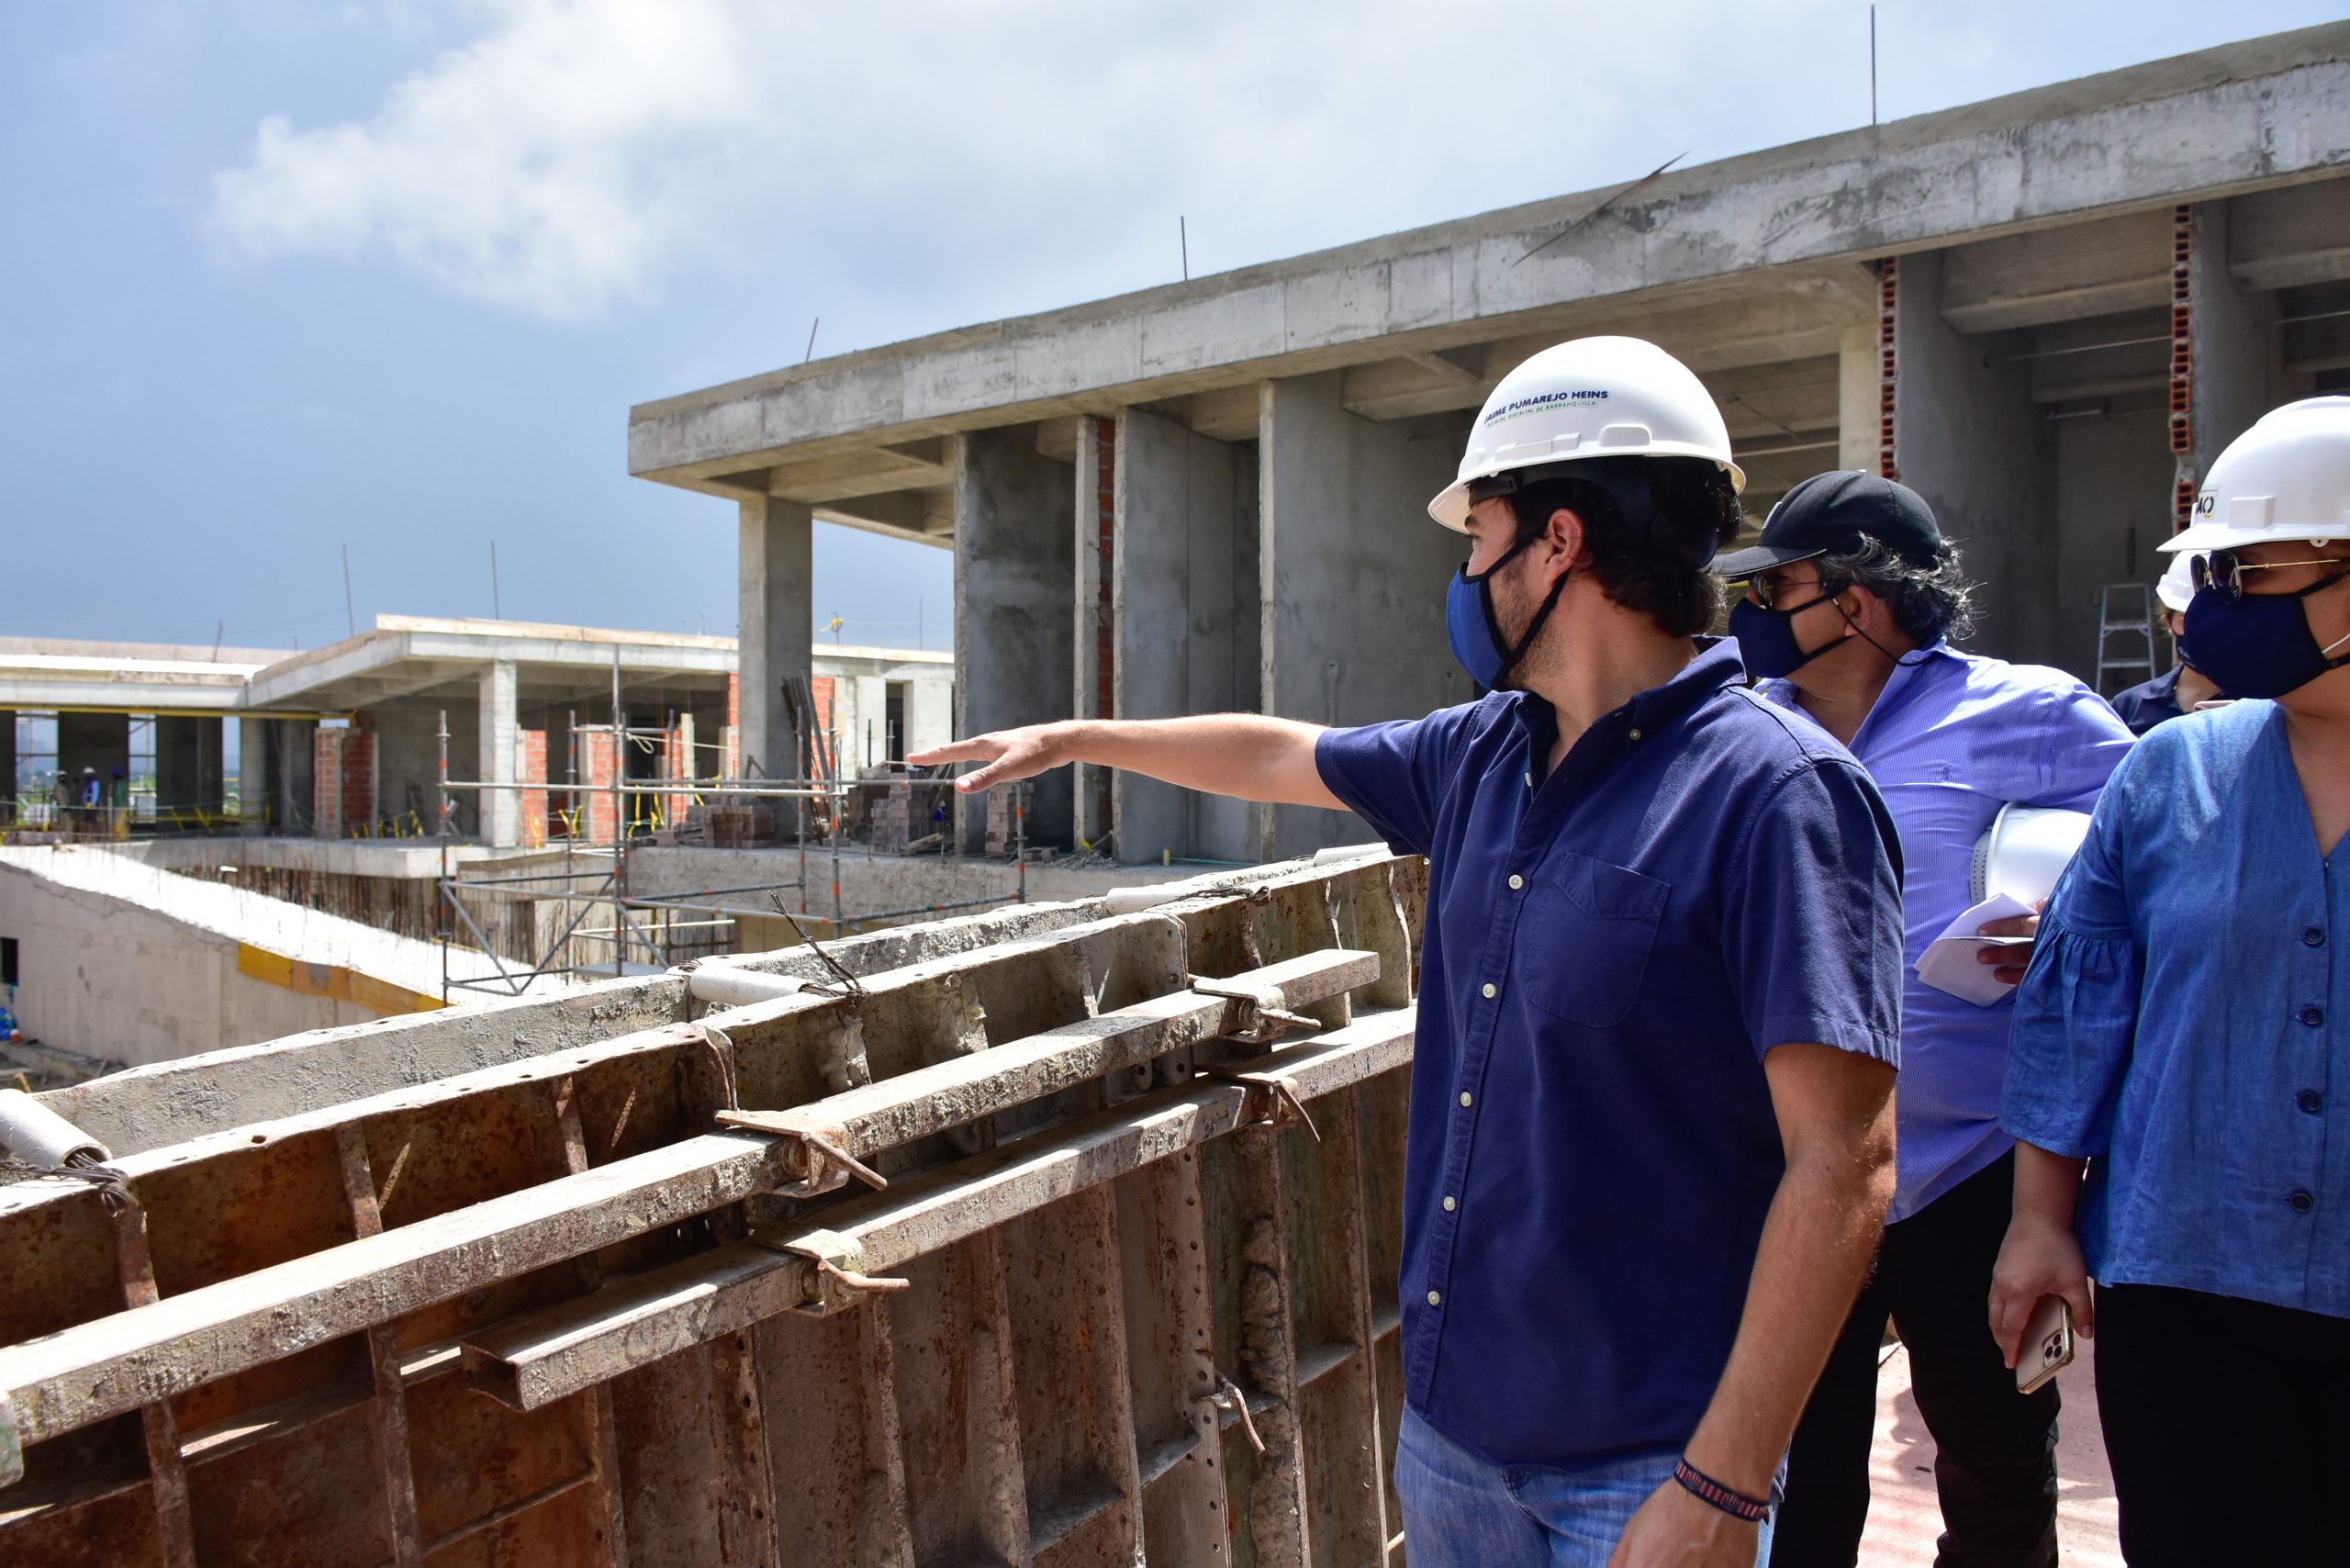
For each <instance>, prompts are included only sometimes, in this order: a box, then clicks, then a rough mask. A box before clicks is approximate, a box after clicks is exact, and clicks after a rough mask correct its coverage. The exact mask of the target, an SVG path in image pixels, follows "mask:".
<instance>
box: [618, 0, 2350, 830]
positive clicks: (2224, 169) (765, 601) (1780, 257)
mask: <svg viewBox="0 0 2350 1568" xmlns="http://www.w3.org/2000/svg"><path fill="white" fill-rule="evenodd" d="M2345 102H2350V26H2344V25H2332V26H2326V27H2320V28H2309V29H2306V30H2304V31H2300V32H2296V33H2288V34H2281V35H2278V36H2276V37H2272V38H2266V39H2255V40H2252V41H2249V42H2245V43H2241V44H2233V45H2230V46H2228V47H2225V48H2221V49H2215V50H2208V51H2205V52H2203V53H2199V54H2194V55H2188V56H2182V57H2180V58H2177V59H2174V60H2166V61H2162V62H2156V63H2154V64H2149V65H2143V66H2138V67H2133V68H2132V69H2129V70H2125V71H2118V72H2113V73H2109V74H2106V75H2102V76H2096V77H2090V78H2087V79H2084V80H2080V81H2076V82H2067V83H2063V84H2058V85H2055V86H2051V87H2044V88H2039V89H2036V90H2033V91H2031V92H2027V93H2020V94H2016V95H2012V96H2009V97H2005V98H1999V99H1995V100H1993V101H1990V102H1987V103H1982V104H1975V105H1970V106H1966V107H1964V108H1957V109H1951V110H1947V111H1944V112H1942V113H1938V114H1931V115H1924V116H1920V117H1918V118H1912V119H1906V120H1900V121H1897V122H1895V123H1892V124H1889V125H1884V126H1874V127H1871V128H1869V129H1862V130H1853V131H1848V132H1845V133H1843V134H1841V135H1836V136H1830V137H1823V138H1820V139H1818V140H1812V141H1807V142H1800V143H1796V144H1795V145H1792V146H1787V147H1780V148H1774V149H1772V150H1770V151H1762V152H1756V153H1751V154H1748V155H1746V156H1743V157H1738V158H1731V159H1727V160H1724V161H1722V162H1716V163H1710V164H1706V165H1703V166H1700V167H1695V168H1686V169H1678V168H1676V169H1673V170H1670V171H1668V172H1666V173H1662V174H1658V175H1655V176H1653V177H1651V178H1646V179H1641V180H1638V181H1635V182H1633V183H1631V184H1629V185H1614V186H1610V187H1608V188H1606V189H1602V190H1595V191H1588V192H1583V193H1580V194H1577V195H1573V196H1559V197H1556V198H1553V199H1550V200H1547V201H1540V202H1536V203H1532V204H1530V205H1527V206H1525V207H1511V208H1506V209H1505V210H1502V211H1498V212H1491V213H1486V214H1483V215H1481V216H1478V217H1474V218H1462V219H1460V220H1458V221H1455V222H1450V223H1444V224H1439V225H1437V226H1435V227H1432V228H1428V229H1421V230H1412V231H1410V232H1407V233H1401V234H1392V235H1388V236H1386V237H1384V238H1382V239H1377V240H1369V241H1363V242H1361V243H1360V244H1354V245H1348V246H1344V247H1341V248H1339V249H1337V250H1332V251H1325V252H1317V253H1315V254H1312V255H1305V256H1299V257H1295V258H1292V259H1291V260H1288V261H1281V262H1274V263H1267V264H1265V265H1261V266H1255V267H1248V268H1243V269H1241V270H1239V271H1237V272H1231V273H1225V274H1218V275H1215V276H1212V277H1203V278H1196V279H1192V280H1191V281H1189V282H1184V283H1180V284H1173V285H1169V286H1164V287H1160V288H1153V289H1147V290H1145V291H1143V292H1141V293H1137V294H1131V295H1126V296H1124V297H1119V298H1115V299H1108V300H1102V301H1100V302H1098V303H1095V304H1090V305H1080V306H1074V307H1071V308H1067V309H1062V310H1055V311H1050V312H1047V313H1046V314H1043V315H1038V316H1029V317H1022V318H1017V319H1011V320H1004V321H996V322H991V323H989V324H986V325H983V326H975V327H968V328H964V329H961V330H955V331H950V332H943V333H939V334H937V335H935V336H933V337H927V338H920V339H915V340H913V341H911V342H901V343H895V344H891V345H890V346H888V347H885V348H878V349H873V350H869V351H866V352H863V353H851V354H844V355H840V356H837V357H834V358H831V359H824V360H818V361H816V362H814V363H813V364H805V365H796V366H793V367H791V368H789V369H784V370H778V371H776V372H773V373H772V374H769V375H760V376H756V377H754V378H752V379H750V380H746V381H739V382H733V383H730V384H728V385H725V386H713V387H709V388H706V389H703V390H700V391H694V392H688V393H685V394H683V395H680V396H677V397H670V398H663V399H661V400H658V401H655V402H649V403H645V404H643V405H641V406H640V407H638V408H637V409H634V410H633V411H632V414H631V416H630V420H629V467H630V470H631V472H632V473H635V474H637V475H640V476H643V477H645V478H648V479H654V480H657V481H659V482H661V483H664V484H669V485H677V486H681V487H687V488H689V489H694V490H699V491H701V492H703V493H705V494H708V495H711V496H712V497H716V498H722V499H724V500H727V501H730V502H732V503H733V506H734V509H735V513H736V517H735V524H736V527H737V529H738V531H739V535H740V541H741V558H742V577H741V583H742V624H743V633H744V655H743V658H744V662H743V669H744V701H745V704H746V706H745V709H744V721H743V722H744V737H745V739H744V745H745V747H746V750H747V752H748V754H749V755H753V756H760V755H763V754H762V752H761V750H760V748H761V747H762V746H766V745H772V742H771V740H770V739H769V737H772V736H775V735H778V734H784V733H786V732H785V730H784V729H783V727H782V726H783V723H784V720H783V718H782V715H781V713H780V711H778V707H777V705H778V704H779V703H780V701H781V698H780V695H779V693H780V691H781V689H782V678H783V677H785V676H787V675H789V674H793V673H797V672H800V671H801V670H802V669H803V666H801V665H800V650H801V649H803V648H805V647H806V646H807V644H808V630H807V629H808V626H809V623H810V606H809V566H808V560H809V529H810V524H811V521H812V520H817V519H822V520H826V521H834V522H841V523H846V524H849V525H852V526H855V527H859V528H866V529H871V530H875V531H878V532H884V533H888V534H890V535H892V536H894V537H897V538H902V539H911V540H917V541H920V542H923V543H928V544H932V545H935V546H937V547H939V548H943V549H951V550H953V551H954V553H955V573H956V628H957V630H956V639H957V643H956V671H957V687H956V701H957V728H958V729H959V730H961V731H963V732H964V733H970V732H974V731H979V730H986V729H992V728H998V727H1002V726H1004V725H1008V724H1015V723H1022V722H1033V721H1037V720H1044V719H1050V718H1055V717H1060V716H1066V715H1069V714H1071V713H1083V714H1105V715H1120V716H1130V717H1137V718H1149V717H1158V716H1163V715H1168V714H1174V713H1183V712H1191V711H1203V710H1216V709H1247V710H1259V711H1265V712H1270V713H1279V714H1282V715H1286V716H1288V717H1292V718H1299V719H1306V720H1313V721H1318V722H1336V723H1354V722H1364V721H1368V720H1373V719H1386V718H1394V717H1398V716H1405V715H1416V714H1418V713H1422V712H1425V711H1428V710H1429V709H1432V708H1435V707H1438V706H1439V705H1442V704H1445V703H1448V702H1454V701H1459V700H1463V699H1464V698H1466V697H1467V696H1468V695H1469V691H1468V687H1467V684H1466V678H1465V677H1463V676H1461V675H1460V672H1459V671H1458V670H1457V669H1456V668H1455V666H1454V665H1453V662H1452V660H1451V659H1450V658H1449V656H1448V655H1447V653H1446V649H1445V642H1444V632H1443V618H1442V616H1441V614H1440V613H1439V607H1440V601H1441V591H1442V584H1443V581H1444V579H1445V577H1447V576H1448V575H1449V573H1450V572H1451V571H1452V570H1453V569H1454V567H1455V566H1458V565H1459V562H1458V560H1457V559H1456V556H1457V554H1458V550H1457V547H1456V544H1455V542H1454V540H1453V539H1452V538H1451V536H1449V535H1447V534H1445V533H1443V532H1440V531H1438V530H1437V529H1435V528H1432V527H1430V526H1429V525H1428V524H1427V520H1426V518H1425V516H1424V515H1423V513H1422V512H1421V510H1420V509H1421V505H1422V503H1423V502H1424V501H1425V500H1426V498H1427V497H1429V496H1431V495H1433V494H1435V492H1436V491H1437V490H1438V488H1439V487H1441V486H1442V485H1444V484H1445V483H1447V482H1449V479H1450V478H1451V476H1452V472H1453V466H1454V465H1455V463H1456V462H1457V461H1458V459H1459V456H1460V450H1461V446H1462V443H1463V437H1464V435H1465V433H1466V431H1467V429H1468V425H1469V421H1470V419H1471V417H1472V414H1473V412H1474V410H1475V409H1477V407H1478V406H1479V404H1480V403H1481V402H1482V401H1483V398H1484V396H1485V394H1486V393H1487V392H1488V391H1490V390H1491V389H1492V387H1493V386H1494V383H1495V382H1496V381H1497V380H1499V378H1500V377H1501V375H1502V374H1503V373H1504V372H1505V371H1506V370H1507V369H1509V368H1510V367H1511V366H1512V365H1514V364H1517V363H1518V362H1519V361H1520V360H1522V359H1524V358H1526V357H1527V355H1528V354H1530V353H1533V352H1534V351H1536V350H1538V349H1539V348H1542V347H1544V346H1545V345H1548V344H1550V343H1554V342H1560V341H1562V340H1564V339H1567V338H1571V337H1577V336H1582V335H1585V334H1590V333H1599V332H1621V333H1630V334H1633V335H1636V336H1640V337H1645V338H1649V339H1651V340H1653V341H1654V342H1659V343H1661V344H1662V345H1663V346H1664V347H1665V348H1667V349H1669V350H1671V351H1672V352H1673V353H1675V354H1676V355H1678V356H1680V357H1681V358H1682V359H1683V360H1684V361H1685V362H1686V363H1688V364H1690V365H1691V366H1692V367H1693V368H1694V369H1695V370H1696V371H1697V372H1698V373H1699V375H1701V376H1703V377H1704V379H1705V380H1706V383H1707V386H1709V387H1710V388H1711V389H1712V390H1713V392H1714V394H1715V396H1716V398H1717V400H1718V402H1719V403H1720V405H1721V406H1722V408H1723V410H1724V412H1725V414H1726V415H1727V416H1728V419H1729V429H1730V434H1731V437H1732V441H1733V444H1734V446H1735V448H1736V451H1737V454H1738V459H1739V462H1740V465H1742V466H1743V467H1744V468H1745V470H1746V473H1747V474H1748V476H1749V487H1748V491H1747V498H1748V502H1749V509H1750V512H1751V516H1752V518H1753V519H1754V520H1755V521H1759V520H1760V518H1761V515H1762V511H1763V510H1765V509H1767V507H1768V505H1769V503H1770V502H1771V501H1772V500H1773V499H1774V498H1775V497H1776V496H1777V495H1778V494H1779V493H1780V492H1781V491H1783V490H1785V488H1786V487H1787V486H1789V485H1790V484H1792V483H1793V482H1794V481H1796V480H1797V479H1799V478H1802V477H1804V476H1807V475H1809V474H1812V473H1817V472H1818V471H1820V470H1822V469H1825V468H1830V467H1838V466H1841V467H1847V468H1866V469H1871V470H1875V471H1880V472H1883V473H1886V474H1888V475H1897V476H1898V477H1899V478H1900V479H1901V480H1902V481H1903V482H1904V483H1906V484H1908V485H1910V486H1911V487H1915V488H1916V489H1918V490H1919V492H1920V493H1922V494H1923V495H1924V496H1925V497H1926V498H1927V499H1928V500H1929V501H1930V503H1931V504H1932V506H1933V507H1934V510H1935V512H1936V514H1937V515H1938V517H1939V518H1940V520H1941V521H1942V526H1943V529H1944V532H1946V533H1948V534H1950V535H1951V536H1953V538H1955V539H1956V540H1957V541H1959V542H1960V543H1961V544H1962V546H1963V547H1964V550H1965V553H1966V556H1967V559H1968V560H1969V562H1970V563H1971V564H1972V566H1973V568H1974V570H1975V573H1976V574H1977V575H1978V576H1979V577H1981V578H1982V579H1983V581H1984V583H1985V585H1986V595H1985V599H1986V610H1987V613H1986V614H1985V616H1984V617H1983V623H1982V628H1981V632H1980V634H1979V636H1978V638H1977V640H1976V645H1977V646H1979V647H1980V648H1981V649H1982V650H1983V651H1986V652H1988V653H1993V654H1997V655H2002V656H2006V657H2010V658H2017V659H2025V660H2033V661H2039V662H2043V663H2049V664H2054V665H2058V666H2065V667H2067V668H2070V669H2072V670H2074V671H2076V673H2079V674H2082V675H2083V676H2085V677H2086V676H2089V675H2092V674H2093V673H2094V671H2095V666H2096V662H2097V657H2098V643H2099V637H2098V590H2099V589H2100V588H2102V587H2103V586H2105V585H2108V584H2112V583H2120V582H2133V581H2134V582H2141V583H2143V582H2151V581H2152V579H2153V578H2154V577H2156V576H2158V575H2159V563H2158V562H2157V560H2156V558H2155V556H2154V554H2153V552H2154V545H2155V544H2156V543H2158V542H2159V541H2160V540H2161V539H2163V538H2164V537H2165V536H2166V535H2167V534H2168V533H2169V532H2171V530H2172V528H2173V526H2174V524H2175V523H2176V522H2177V520H2178V519H2179V517H2180V515H2181V512H2182V509H2183V508H2184V507H2185V506H2186V505H2187V504H2188V500H2189V499H2191V498H2192V496H2193V494H2194V489H2195V476H2196V475H2197V474H2198V472H2199V469H2200V466H2201V465H2203V464H2205V463H2207V462H2208V461H2209V460H2210V458H2211V457H2212V456H2213V455H2214V454H2217V453H2218V452H2219V450H2220V449H2221V447H2222V446H2224V445H2225V444H2226V443H2227V442H2228V441H2229V440H2230V439H2232V438H2233V436H2235V435H2236V434H2237V433H2238V432H2240V431H2243V430H2244V428H2245V427H2246V426H2247V425H2249V424H2250V423H2251V421H2252V420H2253V419H2254V417H2255V415H2257V414H2258V413H2260V412H2262V411H2264V410H2265V409H2268V408H2270V407H2272V406H2274V405H2275V404H2277V403H2278V402H2281V401H2283V400H2285V399H2287V398H2291V397H2295V396H2302V395H2307V394H2309V393H2311V392H2318V391H2327V390H2333V389H2338V388H2340V387H2342V386H2345V385H2350V187H2345V186H2344V184H2343V183H2342V182H2343V179H2344V175H2345V174H2350V119H2345V118H2344V108H2343V105H2344V103H2345ZM1037 815H1038V824H1037V825H1038V826H1039V828H1040V830H1041V831H1042V832H1043V833H1044V834H1046V835H1047V836H1054V837H1060V838H1067V837H1068V836H1069V835H1071V834H1076V835H1080V836H1082V837H1084V838H1086V839H1088V840H1089V841H1091V840H1098V839H1100V838H1102V836H1103V834H1106V833H1112V832H1114V835H1115V836H1114V842H1115V845H1116V847H1117V850H1118V852H1119V854H1120V855H1121V856H1122V857H1125V858H1127V859H1129V860H1134V861H1144V860H1156V859H1158V857H1159V856H1160V854H1161V853H1162V851H1166V850H1169V849H1171V850H1172V852H1173V853H1174V854H1176V855H1178V856H1181V855H1186V854H1192V855H1204V856H1210V857H1220V858H1226V859H1238V860H1254V859H1259V858H1261V857H1269V856H1272V855H1277V854H1289V853H1292V852H1294V851H1297V850H1300V849H1306V848H1311V847H1314V846H1318V845H1323V844H1327V843H1331V842H1334V841H1336V840H1337V839H1339V838H1341V837H1343V836H1347V835H1348V833H1349V828H1348V824H1347V823H1345V821H1344V819H1342V818H1340V817H1338V816H1337V814H1336V813H1330V812H1319V813H1317V812H1312V811H1308V810H1304V809H1299V808H1291V807H1282V808H1279V809H1277V810H1272V811H1265V812H1245V811H1241V810H1238V809H1235V808H1230V807H1226V806H1224V805H1221V804H1218V803H1216V802H1213V801H1205V800H1202V799H1197V798H1191V797H1186V796H1184V795H1183V794H1182V793H1181V792H1180V791H1177V790H1170V789H1169V788H1167V787H1166V786H1163V785H1159V784H1157V783H1154V782H1152V781H1149V780H1147V779H1108V778H1102V777H1101V776H1100V775H1099V774H1095V775H1093V776H1091V777H1088V776H1086V775H1085V774H1084V773H1080V775H1079V776H1078V777H1077V778H1075V779H1073V780H1060V781H1057V782H1056V783H1054V784H1052V785H1048V786H1046V789H1045V790H1043V791H1041V792H1040V795H1039V801H1038V809H1037ZM976 831H977V829H976V826H968V827H967V828H966V835H967V839H968V836H969V835H970V834H973V833H975V832H976Z"/></svg>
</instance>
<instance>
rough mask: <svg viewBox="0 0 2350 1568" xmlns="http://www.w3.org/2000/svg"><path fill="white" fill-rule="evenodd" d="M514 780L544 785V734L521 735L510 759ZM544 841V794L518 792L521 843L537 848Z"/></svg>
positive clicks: (523, 732) (545, 752)
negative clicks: (512, 759)
mask: <svg viewBox="0 0 2350 1568" xmlns="http://www.w3.org/2000/svg"><path fill="white" fill-rule="evenodd" d="M514 778H515V780H516V782H518V783H522V784H541V785H543V784H544V783H545V782H546V781H547V733H546V732H545V731H544V730H524V731H522V732H521V734H520V737H519V740H518V745H517V748H516V755H515V757H514ZM546 841H547V792H546V790H543V789H540V790H523V791H522V842H523V843H524V844H527V845H529V846H532V848H534V849H535V848H537V847H538V846H540V845H543V844H544V843H545V842H546Z"/></svg>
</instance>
